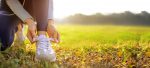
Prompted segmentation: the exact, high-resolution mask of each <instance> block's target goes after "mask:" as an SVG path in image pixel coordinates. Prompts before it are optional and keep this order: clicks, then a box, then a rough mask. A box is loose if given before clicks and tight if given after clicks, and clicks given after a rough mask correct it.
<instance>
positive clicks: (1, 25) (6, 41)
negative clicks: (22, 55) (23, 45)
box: [0, 11, 17, 51]
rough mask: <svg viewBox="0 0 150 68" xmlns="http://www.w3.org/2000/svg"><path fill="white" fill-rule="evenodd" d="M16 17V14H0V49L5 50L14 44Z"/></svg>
mask: <svg viewBox="0 0 150 68" xmlns="http://www.w3.org/2000/svg"><path fill="white" fill-rule="evenodd" d="M0 12H1V11H0ZM16 19H17V17H16V16H15V15H13V16H9V15H3V14H0V41H1V47H0V51H4V50H6V49H7V48H8V47H10V46H11V45H12V43H13V41H14V34H15V32H16V31H15V30H16V25H17V21H16Z"/></svg>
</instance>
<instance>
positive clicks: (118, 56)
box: [0, 25, 150, 68]
mask: <svg viewBox="0 0 150 68" xmlns="http://www.w3.org/2000/svg"><path fill="white" fill-rule="evenodd" d="M57 28H58V30H59V32H60V33H61V43H60V44H53V48H54V49H55V51H56V54H57V61H56V63H49V62H46V61H45V62H44V61H41V62H37V61H35V59H34V57H35V45H31V44H29V42H28V40H26V41H25V42H24V43H18V42H17V41H16V42H15V43H14V45H13V46H12V47H11V48H10V49H8V50H7V51H5V52H1V53H0V68H7V67H9V68H18V67H19V68H53V67H56V66H59V67H60V68H149V67H150V27H142V26H112V25H103V26H102V25H86V26H84V25H58V26H57ZM56 64H57V65H56Z"/></svg>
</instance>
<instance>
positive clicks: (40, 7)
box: [24, 0, 49, 34]
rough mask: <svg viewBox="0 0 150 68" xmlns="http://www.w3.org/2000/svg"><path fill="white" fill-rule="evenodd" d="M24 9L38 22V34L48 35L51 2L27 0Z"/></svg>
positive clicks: (46, 0) (47, 0)
mask: <svg viewBox="0 0 150 68" xmlns="http://www.w3.org/2000/svg"><path fill="white" fill-rule="evenodd" d="M24 8H25V9H26V10H27V11H28V12H29V13H30V14H31V15H32V16H33V17H34V19H35V20H36V22H37V31H38V34H46V30H47V25H48V8H49V0H26V2H25V5H24Z"/></svg>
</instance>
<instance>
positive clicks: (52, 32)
mask: <svg viewBox="0 0 150 68" xmlns="http://www.w3.org/2000/svg"><path fill="white" fill-rule="evenodd" d="M47 33H48V36H49V37H50V38H53V39H54V40H52V42H54V43H59V42H60V34H59V33H58V31H57V30H56V28H55V26H54V22H53V20H49V22H48V27H47Z"/></svg>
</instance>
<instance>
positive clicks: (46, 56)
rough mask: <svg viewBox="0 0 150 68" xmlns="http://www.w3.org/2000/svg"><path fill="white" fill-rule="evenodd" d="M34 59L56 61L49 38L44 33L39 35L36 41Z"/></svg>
mask: <svg viewBox="0 0 150 68" xmlns="http://www.w3.org/2000/svg"><path fill="white" fill-rule="evenodd" d="M36 59H38V60H46V61H50V62H55V61H56V55H55V52H54V50H53V48H52V46H51V43H50V39H49V38H47V37H46V36H45V35H40V36H39V37H38V41H37V43H36Z"/></svg>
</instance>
